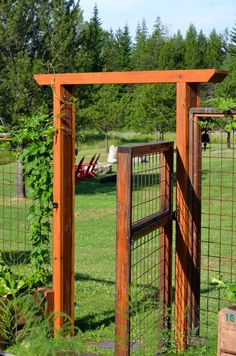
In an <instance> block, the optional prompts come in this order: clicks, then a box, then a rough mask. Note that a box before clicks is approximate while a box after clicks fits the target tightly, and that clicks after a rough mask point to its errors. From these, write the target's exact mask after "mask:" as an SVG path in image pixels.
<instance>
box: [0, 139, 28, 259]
mask: <svg viewBox="0 0 236 356" xmlns="http://www.w3.org/2000/svg"><path fill="white" fill-rule="evenodd" d="M16 157H17V151H16V149H15V148H12V146H11V143H10V142H4V141H2V142H0V251H1V253H2V255H3V257H4V258H5V259H6V260H7V261H8V263H10V264H13V265H16V264H18V263H19V261H22V258H23V259H24V258H27V256H29V251H30V250H31V242H30V241H29V238H28V234H27V231H28V220H27V215H28V210H29V207H30V201H29V200H27V199H24V198H22V197H19V196H18V195H17V191H18V190H19V187H17V164H19V163H17V158H16Z"/></svg>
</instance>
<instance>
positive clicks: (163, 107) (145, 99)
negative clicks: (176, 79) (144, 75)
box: [129, 84, 175, 140]
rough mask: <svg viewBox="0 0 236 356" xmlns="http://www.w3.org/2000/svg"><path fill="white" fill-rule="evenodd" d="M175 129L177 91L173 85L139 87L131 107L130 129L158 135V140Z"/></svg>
mask: <svg viewBox="0 0 236 356" xmlns="http://www.w3.org/2000/svg"><path fill="white" fill-rule="evenodd" d="M174 127H175V89H174V86H173V85H171V84H149V85H142V86H138V87H137V88H136V90H135V92H134V96H133V100H132V103H131V107H130V122H129V128H132V129H135V130H138V131H140V130H141V131H142V132H152V133H155V134H156V137H157V140H158V139H161V140H163V139H164V133H165V132H167V131H171V130H173V129H174Z"/></svg>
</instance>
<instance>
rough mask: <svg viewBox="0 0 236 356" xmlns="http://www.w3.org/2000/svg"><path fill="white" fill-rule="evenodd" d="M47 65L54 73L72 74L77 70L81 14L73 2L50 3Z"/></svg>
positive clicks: (57, 1)
mask: <svg viewBox="0 0 236 356" xmlns="http://www.w3.org/2000/svg"><path fill="white" fill-rule="evenodd" d="M49 6H51V11H50V14H49V16H50V18H49V24H50V30H51V35H50V36H49V39H50V41H49V42H48V44H47V45H48V52H49V58H48V60H49V62H50V63H49V65H51V66H52V68H51V70H52V71H54V72H56V73H62V72H74V71H76V69H77V68H78V62H77V52H78V50H79V46H80V40H81V39H80V36H81V31H82V21H83V18H82V12H81V11H80V8H79V5H78V2H76V1H74V0H54V1H52V2H51V3H50V5H49Z"/></svg>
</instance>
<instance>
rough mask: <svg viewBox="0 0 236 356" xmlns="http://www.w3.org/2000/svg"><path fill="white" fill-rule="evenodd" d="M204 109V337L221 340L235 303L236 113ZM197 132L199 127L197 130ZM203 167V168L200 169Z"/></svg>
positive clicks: (199, 119)
mask: <svg viewBox="0 0 236 356" xmlns="http://www.w3.org/2000/svg"><path fill="white" fill-rule="evenodd" d="M203 111H204V109H202V112H201V114H197V113H195V115H194V125H195V127H196V128H197V129H198V130H199V131H200V135H199V136H198V140H196V142H195V145H196V147H197V146H198V147H199V148H200V149H196V150H195V153H197V155H196V157H195V158H194V159H195V160H196V161H197V162H198V164H196V165H195V168H196V171H195V175H196V176H198V177H199V179H198V184H199V188H198V191H199V197H200V202H201V215H200V216H199V219H200V224H199V226H200V246H199V263H200V265H199V269H200V288H199V289H200V290H199V297H200V300H199V306H198V307H199V311H195V312H196V313H197V314H198V317H199V322H198V330H195V332H196V334H198V335H200V337H203V338H206V339H209V340H211V341H212V342H213V343H215V344H216V342H217V322H218V311H219V310H220V309H222V308H224V307H228V306H230V304H231V300H230V295H229V289H228V286H229V285H232V284H236V269H235V263H236V234H235V233H236V197H235V192H236V190H235V189H236V184H235V178H236V164H235V158H236V134H235V131H234V130H233V129H229V125H228V124H229V123H230V122H231V121H232V116H231V117H230V116H225V115H223V114H219V112H217V111H214V110H212V111H211V110H208V111H207V110H206V113H205V116H204V112H203ZM195 132H196V130H195ZM197 167H198V169H197Z"/></svg>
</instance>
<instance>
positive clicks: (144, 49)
mask: <svg viewBox="0 0 236 356" xmlns="http://www.w3.org/2000/svg"><path fill="white" fill-rule="evenodd" d="M148 37H149V36H148V29H147V25H146V21H145V20H144V19H143V21H142V24H141V25H140V24H138V27H137V30H136V37H135V45H134V48H133V51H132V54H131V63H132V64H131V66H132V68H133V69H135V70H145V69H147V68H148V64H147V63H148V46H147V39H148Z"/></svg>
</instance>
